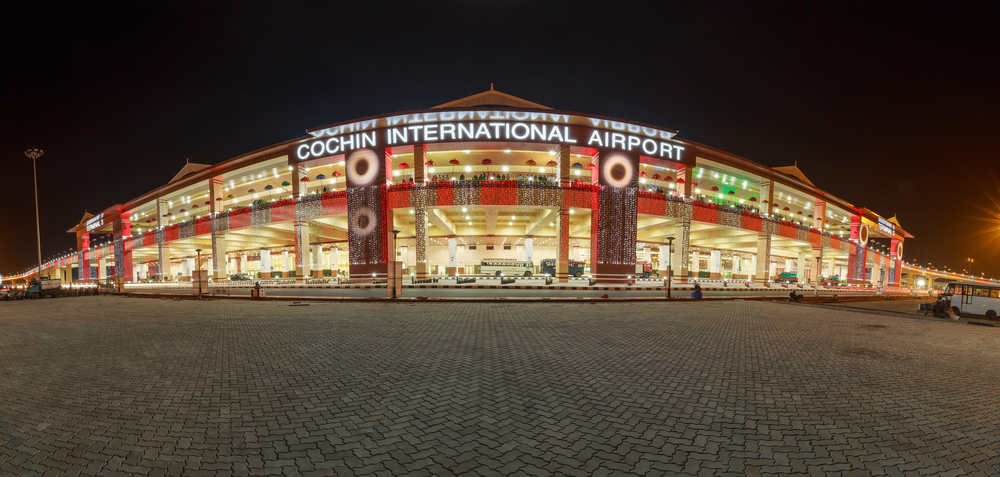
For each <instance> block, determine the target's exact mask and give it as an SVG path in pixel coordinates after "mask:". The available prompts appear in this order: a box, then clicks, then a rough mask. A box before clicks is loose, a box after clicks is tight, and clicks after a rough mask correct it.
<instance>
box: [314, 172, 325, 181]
mask: <svg viewBox="0 0 1000 477" xmlns="http://www.w3.org/2000/svg"><path fill="white" fill-rule="evenodd" d="M323 179H326V176H325V175H323V174H320V175H318V176H316V180H318V181H321V180H323Z"/></svg>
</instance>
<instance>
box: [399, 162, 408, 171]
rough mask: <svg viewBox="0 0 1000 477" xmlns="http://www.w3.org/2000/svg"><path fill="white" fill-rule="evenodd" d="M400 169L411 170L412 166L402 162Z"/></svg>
mask: <svg viewBox="0 0 1000 477" xmlns="http://www.w3.org/2000/svg"><path fill="white" fill-rule="evenodd" d="M398 167H399V168H400V169H409V168H410V165H409V164H407V163H405V162H401V163H399V166H398Z"/></svg>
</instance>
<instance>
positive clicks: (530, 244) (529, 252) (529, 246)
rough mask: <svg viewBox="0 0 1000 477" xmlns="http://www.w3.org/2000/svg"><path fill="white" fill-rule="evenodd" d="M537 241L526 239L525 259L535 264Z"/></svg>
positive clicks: (531, 238)
mask: <svg viewBox="0 0 1000 477" xmlns="http://www.w3.org/2000/svg"><path fill="white" fill-rule="evenodd" d="M534 247H535V239H534V238H533V237H527V238H525V239H524V259H525V260H527V261H529V262H531V263H535V248H534Z"/></svg>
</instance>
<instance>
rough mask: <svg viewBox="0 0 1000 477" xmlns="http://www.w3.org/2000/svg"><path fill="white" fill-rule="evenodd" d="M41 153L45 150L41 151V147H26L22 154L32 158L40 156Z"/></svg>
mask: <svg viewBox="0 0 1000 477" xmlns="http://www.w3.org/2000/svg"><path fill="white" fill-rule="evenodd" d="M42 154H45V152H44V151H42V150H41V149H35V148H31V149H28V150H27V151H24V155H25V156H28V157H30V158H32V159H38V158H39V157H42Z"/></svg>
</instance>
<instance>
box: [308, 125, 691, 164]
mask: <svg viewBox="0 0 1000 477" xmlns="http://www.w3.org/2000/svg"><path fill="white" fill-rule="evenodd" d="M466 141H472V142H474V141H493V142H496V141H500V142H525V143H529V142H530V143H545V144H559V145H565V146H581V147H589V148H595V149H612V150H618V151H627V152H629V153H633V154H638V155H642V156H648V157H655V158H659V159H665V160H668V161H672V162H677V163H681V164H687V165H694V163H695V154H694V150H693V148H691V147H689V146H686V145H683V144H681V143H679V142H677V141H673V140H667V139H662V138H655V137H650V136H645V135H640V134H633V133H630V132H624V131H615V130H608V129H601V128H591V127H587V126H580V125H566V124H552V123H537V122H522V121H455V122H436V123H423V124H412V125H401V126H391V127H385V128H381V129H374V130H371V131H363V132H356V133H349V134H340V135H333V136H329V137H324V138H320V139H315V140H311V141H306V142H302V143H298V144H293V145H291V146H289V162H290V163H293V164H294V163H299V162H304V161H310V160H313V159H319V158H322V157H328V156H336V155H340V154H345V153H349V152H351V151H353V150H357V149H374V148H382V147H389V148H391V147H394V146H405V145H412V144H431V143H443V142H466Z"/></svg>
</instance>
